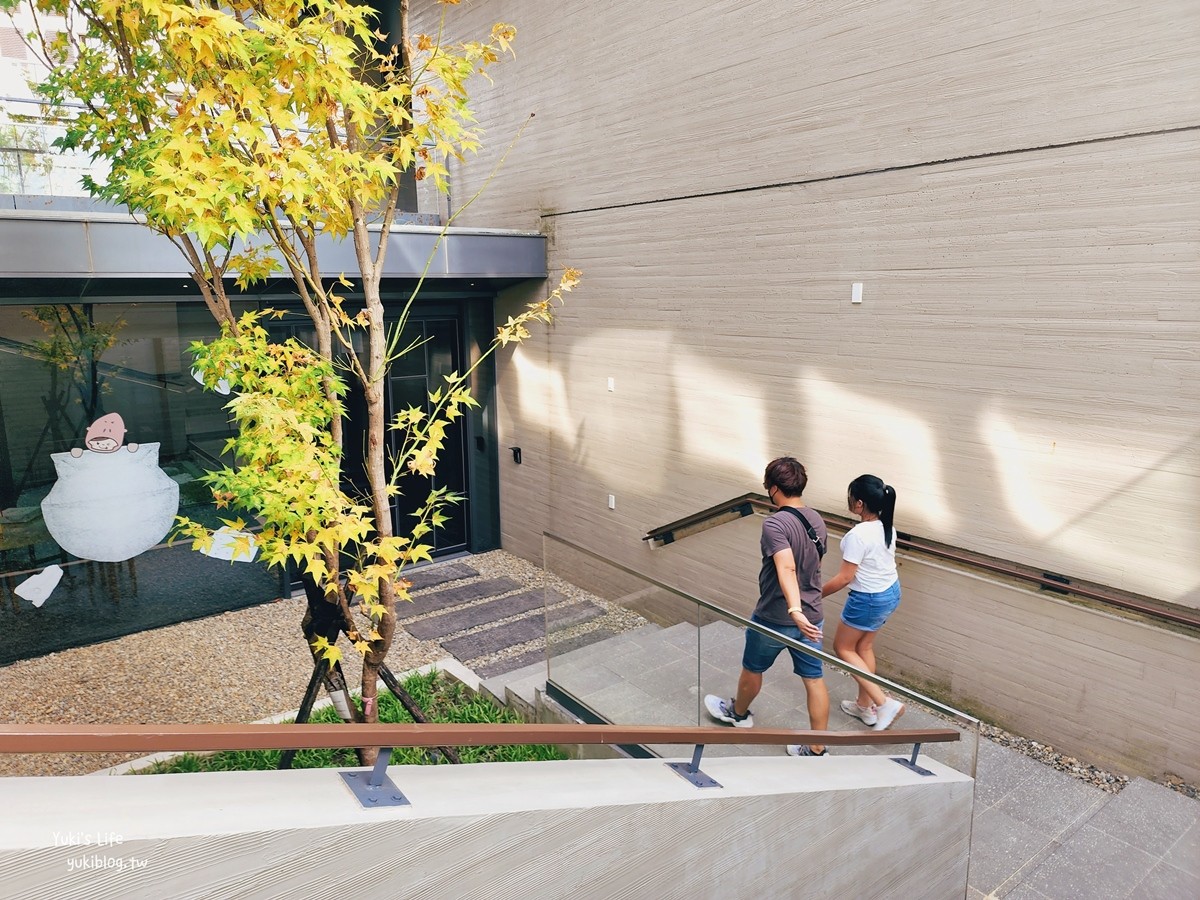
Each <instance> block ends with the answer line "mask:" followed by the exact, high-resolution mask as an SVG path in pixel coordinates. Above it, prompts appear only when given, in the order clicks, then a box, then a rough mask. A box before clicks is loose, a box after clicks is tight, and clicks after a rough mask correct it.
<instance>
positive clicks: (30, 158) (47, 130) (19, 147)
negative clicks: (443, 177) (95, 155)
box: [0, 97, 449, 226]
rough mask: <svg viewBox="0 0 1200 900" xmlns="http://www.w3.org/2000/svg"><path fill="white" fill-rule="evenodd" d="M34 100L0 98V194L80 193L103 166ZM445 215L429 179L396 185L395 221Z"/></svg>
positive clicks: (437, 220)
mask: <svg viewBox="0 0 1200 900" xmlns="http://www.w3.org/2000/svg"><path fill="white" fill-rule="evenodd" d="M40 111H41V106H40V104H39V103H38V102H37V101H34V100H27V99H23V98H15V97H0V194H27V195H32V196H40V197H86V196H88V192H87V190H86V189H85V188H84V187H83V177H84V176H85V175H90V176H91V177H92V178H93V179H95V180H96V181H103V179H104V177H105V176H106V175H107V173H108V166H107V164H106V163H104V162H103V161H102V160H93V159H92V158H91V157H90V155H89V154H87V153H82V152H67V151H63V150H60V149H58V148H57V147H55V146H54V142H55V141H56V140H57V139H59V138H60V137H62V136H63V134H64V133H65V128H64V126H63V125H62V124H61V123H56V122H53V121H49V120H45V119H43V118H42V117H41V112H40ZM448 215H449V197H448V196H447V195H445V194H443V193H442V192H441V191H439V190H438V189H437V188H436V186H435V185H434V183H433V180H432V179H422V180H421V181H415V180H411V179H410V180H408V181H407V182H406V183H405V185H404V187H403V188H402V190H401V197H400V212H399V213H398V215H397V219H396V221H397V224H405V223H407V224H414V225H428V226H438V225H441V224H443V223H444V222H445V221H446V219H447V217H448Z"/></svg>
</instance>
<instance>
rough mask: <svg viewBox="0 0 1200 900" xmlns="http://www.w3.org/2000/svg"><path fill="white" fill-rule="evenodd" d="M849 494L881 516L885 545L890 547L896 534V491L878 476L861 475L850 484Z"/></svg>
mask: <svg viewBox="0 0 1200 900" xmlns="http://www.w3.org/2000/svg"><path fill="white" fill-rule="evenodd" d="M849 493H850V496H851V497H853V498H854V499H855V500H861V501H862V502H863V505H864V506H866V508H867V509H868V510H870V511H871V512H873V513H874V514H875V515H877V516H879V521H880V522H881V523H882V524H883V543H884V545H885V546H888V547H890V546H891V545H892V538H893V535H894V533H895V530H894V528H893V520H894V518H895V515H896V489H895V488H894V487H892V486H891V485H890V484H884V483H883V479H882V478H879V477H878V476H875V475H859V476H858V477H857V478H855V479H854V480H853V481H852V482H850V488H849Z"/></svg>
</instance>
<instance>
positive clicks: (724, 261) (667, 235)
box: [416, 0, 1200, 778]
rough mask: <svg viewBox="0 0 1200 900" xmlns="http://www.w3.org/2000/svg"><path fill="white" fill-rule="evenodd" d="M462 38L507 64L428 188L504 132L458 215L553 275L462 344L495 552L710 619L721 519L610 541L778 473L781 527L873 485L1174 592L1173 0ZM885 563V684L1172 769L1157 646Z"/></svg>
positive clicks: (904, 509)
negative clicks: (890, 570) (481, 386)
mask: <svg viewBox="0 0 1200 900" xmlns="http://www.w3.org/2000/svg"><path fill="white" fill-rule="evenodd" d="M416 6H417V7H418V11H417V16H418V21H419V22H423V23H425V24H427V25H429V24H430V23H431V22H432V21H433V18H432V17H433V13H432V12H431V8H432V4H428V5H425V6H422V5H421V4H417V5H416ZM422 17H424V18H422ZM497 19H502V20H506V21H509V22H511V23H513V24H514V25H516V27H517V29H518V38H517V45H516V46H517V48H518V56H517V58H516V59H515V60H513V61H508V62H505V63H504V65H503V66H501V67H499V68H498V69H497V70H496V71H495V85H494V86H491V85H488V84H486V83H484V82H482V81H481V82H479V83H478V84H477V86H476V93H475V97H476V101H477V106H478V109H479V115H480V119H481V121H482V122H483V123H484V124H485V125H486V126H487V128H488V134H487V143H488V147H487V148H485V150H484V152H483V154H482V155H481V158H480V160H479V163H478V164H475V163H472V164H470V165H468V166H467V167H466V168H464V169H462V170H459V171H457V172H456V173H455V178H456V181H455V188H454V190H455V192H456V196H458V197H467V196H470V195H471V194H472V193H473V192H474V189H475V187H476V186H477V185H478V184H479V183H480V181H481V179H482V178H483V177H485V175H486V174H487V173H488V172H489V171H490V161H491V160H492V159H493V158H494V157H495V155H496V154H498V153H499V152H501V151H502V150H503V148H505V147H506V146H507V144H508V140H509V137H510V136H511V134H512V133H513V132H514V130H515V129H516V128H517V126H518V125H519V123H520V122H521V121H523V120H524V118H525V116H527V115H528V113H530V112H536V118H535V119H534V120H533V122H532V123H531V124H530V126H529V128H528V130H527V131H526V133H525V135H524V136H523V137H522V139H521V142H520V144H519V145H518V147H517V149H516V150H515V151H514V152H513V153H512V154H511V156H510V157H509V160H508V162H507V163H506V165H505V167H504V171H503V172H502V173H501V175H500V176H499V177H498V178H497V179H496V180H495V181H494V182H492V183H491V184H490V186H489V187H488V190H487V192H486V193H485V194H484V196H483V197H482V198H481V199H480V200H478V201H477V202H476V203H475V204H474V205H473V206H472V207H471V208H470V209H469V210H467V212H466V213H465V218H464V219H463V221H465V222H470V223H473V224H481V225H482V224H487V225H493V226H507V227H519V228H540V229H541V230H542V232H543V233H544V234H546V236H547V238H548V247H549V256H550V269H551V271H552V272H553V271H555V270H556V269H558V268H561V267H562V266H565V265H571V266H576V267H578V268H580V269H582V270H583V272H584V281H583V284H582V286H581V288H580V289H579V290H578V291H577V292H576V293H574V294H571V295H570V296H569V298H568V303H567V305H566V307H565V308H564V309H563V310H562V312H561V313H560V315H559V317H558V321H557V323H556V325H555V326H554V327H553V329H552V330H551V331H550V332H549V333H547V334H539V335H538V336H536V337H535V339H534V340H533V341H531V342H530V343H527V344H524V345H522V346H521V347H519V348H517V349H516V350H515V351H509V352H506V353H504V354H502V355H501V357H500V361H499V367H500V371H499V385H500V390H499V397H500V405H499V410H500V422H501V436H502V440H503V441H504V443H505V444H506V445H507V444H517V443H519V444H521V445H522V446H523V447H524V448H525V450H524V463H523V465H522V466H520V467H517V466H515V465H513V464H512V463H511V461H509V460H505V461H504V462H503V463H502V465H501V472H502V503H503V506H502V518H503V537H504V546H505V547H506V549H509V550H511V551H513V552H515V553H518V554H520V555H523V556H526V557H528V558H530V559H533V560H540V558H541V543H542V539H541V531H543V530H549V531H551V532H554V533H557V534H560V535H561V536H563V537H564V538H566V539H568V540H571V541H574V542H576V543H579V544H581V545H583V546H586V547H589V548H590V549H592V550H594V551H595V552H597V553H600V554H602V555H605V556H609V557H611V558H612V559H614V560H616V561H617V562H620V563H622V564H625V565H628V566H630V567H632V568H634V569H637V570H638V571H642V572H645V573H646V574H647V575H649V576H651V577H654V578H657V579H659V580H662V581H666V582H668V583H671V584H676V585H679V586H680V587H682V588H683V589H685V590H688V591H690V592H693V593H697V594H699V595H700V596H703V597H705V598H706V599H709V600H713V601H716V602H720V603H724V604H726V605H729V606H731V607H732V608H735V609H746V608H748V606H749V604H750V603H751V602H752V600H753V593H754V591H755V580H754V579H755V574H756V570H757V565H758V560H757V531H756V529H757V524H747V525H743V526H737V525H729V526H723V527H722V528H719V529H716V530H714V531H712V532H708V533H706V534H702V535H697V536H694V537H689V538H687V539H686V540H684V541H681V542H680V543H679V544H677V545H672V546H671V547H669V548H665V549H663V550H659V551H652V550H650V549H649V548H648V547H647V546H646V545H645V544H644V543H643V542H642V541H641V537H642V536H643V535H644V534H645V533H646V531H647V530H649V529H650V528H652V527H654V526H658V525H662V524H665V523H667V522H669V521H671V520H673V519H676V518H679V517H681V516H683V515H687V514H689V513H692V512H694V511H696V510H699V509H702V508H704V507H706V506H709V505H711V504H713V503H717V502H720V501H723V500H725V499H727V498H729V497H731V496H735V495H737V494H741V493H743V492H745V491H748V490H754V489H756V488H757V486H758V485H759V484H760V482H761V475H762V469H763V466H764V464H765V463H766V462H767V461H768V460H769V459H771V458H772V457H774V456H776V455H779V454H783V453H790V454H794V455H797V456H799V457H800V458H801V459H802V460H804V461H805V463H806V464H807V465H808V468H809V474H810V485H809V490H808V492H807V499H808V501H809V502H810V503H811V504H812V505H814V506H816V507H818V508H823V509H827V510H830V511H835V512H836V511H840V510H842V509H844V504H845V499H844V498H845V487H846V484H847V483H848V482H849V481H850V480H851V479H852V478H854V477H855V476H857V475H859V474H861V473H862V472H874V473H877V474H879V475H881V476H882V477H883V478H885V480H887V481H888V482H890V483H891V484H893V485H894V486H895V487H896V489H897V492H898V496H899V503H898V508H897V523H898V525H899V527H900V528H901V529H902V530H903V531H906V532H909V533H912V534H915V535H918V536H920V537H924V538H929V539H932V540H936V541H940V542H942V543H945V544H949V545H951V546H958V547H965V548H968V549H972V550H976V551H980V552H983V553H985V554H988V555H991V556H995V557H999V558H1002V559H1010V560H1014V561H1016V562H1018V563H1022V564H1025V565H1028V566H1033V567H1037V568H1038V569H1040V570H1047V571H1053V572H1059V573H1063V574H1065V575H1068V576H1070V577H1072V578H1075V579H1083V580H1089V581H1093V582H1097V583H1100V584H1105V585H1110V586H1113V587H1115V588H1120V589H1124V590H1128V591H1131V592H1135V593H1139V594H1144V595H1147V596H1150V597H1153V598H1156V599H1159V600H1163V601H1168V602H1173V603H1177V604H1180V605H1183V606H1187V607H1192V608H1200V529H1198V528H1197V527H1196V523H1197V522H1198V521H1200V450H1198V449H1197V447H1198V441H1197V438H1198V437H1200V424H1198V423H1200V415H1198V414H1200V377H1198V376H1200V355H1198V354H1197V347H1200V312H1198V310H1200V293H1198V290H1200V289H1198V285H1200V232H1197V229H1196V222H1197V221H1200V178H1198V177H1197V168H1196V159H1197V158H1198V151H1200V57H1197V56H1196V54H1195V53H1194V52H1193V49H1192V48H1193V47H1194V46H1196V44H1197V43H1198V42H1200V6H1197V5H1196V4H1195V3H1190V2H1187V0H1168V2H1164V3H1160V4H1153V5H1144V4H1143V5H1142V6H1129V5H1128V4H1123V3H1117V2H1062V3H1056V4H1052V5H1048V4H1045V3H1042V2H1037V0H1017V2H1014V3H1008V4H1004V5H1003V6H997V5H996V4H994V3H987V2H984V0H967V2H963V3H956V4H953V5H950V6H947V5H945V4H932V3H925V4H913V3H909V2H900V0H883V2H871V3H867V2H853V3H845V4H838V5H832V6H831V5H829V4H802V3H767V2H754V3H745V2H737V3H735V2H732V0H728V2H713V3H705V4H700V5H695V6H693V7H684V8H678V9H676V8H672V9H671V10H670V12H669V14H665V13H664V12H663V11H662V9H660V8H659V7H656V6H654V5H647V4H643V3H637V2H634V0H611V2H607V3H603V4H575V5H573V6H571V7H570V9H569V10H566V9H565V8H564V9H561V10H555V11H552V12H549V13H548V12H547V10H546V8H545V6H544V4H540V3H538V2H536V0H506V2H503V3H489V4H486V5H481V4H477V5H475V6H473V7H469V8H465V7H455V8H453V9H451V10H450V12H449V17H448V22H449V33H450V34H451V35H453V36H455V37H458V36H471V35H477V34H479V33H481V32H483V31H484V30H485V29H486V27H489V26H490V24H491V22H492V21H494V20H497ZM430 27H432V26H430ZM854 283H861V284H862V285H863V299H862V302H861V303H860V304H854V303H852V302H851V296H852V288H851V286H852V284H854ZM529 299H530V296H529V294H528V291H527V289H523V290H522V291H521V292H515V293H513V294H511V295H510V296H509V297H507V298H506V299H505V302H502V304H501V308H500V309H499V310H498V312H499V314H500V315H501V316H505V315H508V314H509V313H510V312H512V311H513V310H515V309H517V308H520V306H521V304H523V303H524V302H527V301H528V300H529ZM610 378H611V379H613V385H614V388H615V389H614V390H611V391H610V390H609V388H608V384H609V379H610ZM610 494H612V495H614V496H615V498H616V508H615V509H613V510H610V509H608V505H607V498H608V495H610ZM835 570H836V559H835V558H834V555H832V554H831V556H830V557H829V558H828V559H827V560H826V573H827V574H832V572H833V571H835ZM902 578H903V579H904V582H905V596H906V607H905V612H904V615H903V616H901V618H900V620H899V621H898V622H897V624H896V626H895V627H894V628H892V629H889V633H888V634H887V635H886V636H885V638H886V639H885V641H884V644H885V645H886V648H885V650H884V657H885V661H886V663H887V664H888V665H890V666H891V667H892V671H893V672H894V673H896V674H901V675H907V676H910V677H914V678H919V680H920V681H921V682H922V683H927V684H933V685H937V686H940V687H941V688H944V691H943V696H945V697H946V699H948V700H950V701H951V702H955V701H958V702H964V703H969V704H971V705H972V707H973V708H976V709H980V710H983V711H986V712H987V713H988V714H989V715H992V716H994V717H995V718H996V719H997V720H998V721H1000V722H1002V723H1003V724H1005V725H1006V726H1007V727H1010V728H1014V729H1016V730H1018V731H1020V732H1022V733H1025V734H1030V735H1035V736H1038V737H1041V738H1042V739H1044V740H1048V741H1050V742H1052V743H1054V744H1055V745H1056V746H1060V747H1061V748H1062V749H1064V750H1067V751H1068V752H1075V753H1078V754H1079V755H1081V756H1082V757H1084V758H1087V759H1090V760H1092V761H1096V762H1101V763H1107V764H1111V765H1114V766H1118V767H1119V768H1123V769H1126V770H1131V771H1135V772H1141V773H1145V774H1150V775H1154V774H1161V773H1162V772H1166V771H1176V772H1178V773H1180V774H1185V773H1190V774H1191V777H1193V778H1194V777H1195V776H1196V772H1197V770H1196V765H1197V763H1196V762H1195V761H1196V760H1197V759H1200V752H1197V747H1196V740H1197V739H1196V737H1195V735H1189V734H1186V733H1180V732H1178V730H1177V729H1176V728H1175V726H1174V725H1172V724H1164V723H1173V722H1176V721H1178V720H1180V719H1181V717H1180V716H1179V715H1178V713H1177V712H1173V710H1177V709H1179V708H1187V705H1186V704H1187V703H1188V701H1192V700H1194V699H1195V696H1194V694H1192V693H1191V690H1192V689H1191V688H1190V687H1188V685H1191V684H1196V683H1197V682H1200V677H1198V676H1200V671H1198V667H1200V662H1198V661H1197V660H1198V659H1200V656H1198V655H1197V654H1196V652H1195V648H1196V640H1195V637H1194V636H1192V637H1189V636H1186V635H1182V634H1178V633H1175V632H1170V631H1164V630H1162V629H1159V628H1158V627H1156V626H1153V625H1146V624H1144V623H1138V622H1134V621H1131V620H1127V619H1122V618H1119V617H1117V616H1114V615H1109V614H1106V613H1101V612H1096V611H1094V610H1091V609H1087V608H1085V607H1083V606H1079V605H1074V604H1071V603H1067V602H1064V601H1062V600H1061V599H1059V598H1056V597H1053V596H1052V595H1047V594H1043V593H1038V592H1031V591H1029V590H1027V589H1025V588H1022V587H1019V586H1014V585H1010V584H1007V583H1005V582H1003V581H1002V580H1000V579H996V578H977V577H973V576H970V575H967V574H965V573H964V572H962V571H959V570H955V569H954V568H953V567H947V566H936V565H931V564H927V563H925V562H921V563H919V564H918V563H917V562H916V561H912V562H911V563H910V564H906V567H905V569H904V571H903V573H902ZM1180 704H1183V705H1182V706H1181V705H1180ZM1180 727H1181V728H1182V726H1180ZM1093 748H1094V749H1093ZM1189 760H1190V762H1189Z"/></svg>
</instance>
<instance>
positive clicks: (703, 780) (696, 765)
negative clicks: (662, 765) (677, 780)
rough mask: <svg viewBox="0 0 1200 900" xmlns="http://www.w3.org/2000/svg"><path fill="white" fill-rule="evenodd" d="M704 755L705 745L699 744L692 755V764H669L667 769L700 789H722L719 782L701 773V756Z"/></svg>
mask: <svg viewBox="0 0 1200 900" xmlns="http://www.w3.org/2000/svg"><path fill="white" fill-rule="evenodd" d="M703 753H704V745H703V744H697V745H696V749H695V750H694V751H693V753H692V761H691V762H690V763H683V762H673V763H667V768H668V769H672V770H673V771H674V772H676V773H677V774H678V775H679V776H680V777H682V778H686V779H687V780H688V781H690V782H691V783H692V784H693V785H695V786H696V787H698V788H711V787H720V786H721V785H720V783H719V782H717V781H716V780H715V779H712V778H710V777H709V776H707V775H705V774H704V773H703V772H701V771H700V756H701V754H703Z"/></svg>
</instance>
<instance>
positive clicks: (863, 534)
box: [842, 519, 897, 594]
mask: <svg viewBox="0 0 1200 900" xmlns="http://www.w3.org/2000/svg"><path fill="white" fill-rule="evenodd" d="M842 559H843V560H845V561H846V562H849V563H855V564H857V565H858V571H857V572H855V573H854V580H853V581H851V582H850V584H849V585H848V587H849V589H850V590H852V591H862V592H863V593H866V594H876V593H878V592H879V591H885V590H887V589H888V588H890V587H891V586H892V585H893V584H895V583H896V578H897V574H896V529H895V528H893V529H892V545H891V546H890V547H889V546H887V545H885V544H884V543H883V523H882V522H880V521H879V520H878V519H872V520H871V521H869V522H859V523H858V524H857V525H855V526H854V527H853V528H851V529H850V530H849V531H848V532H846V536H845V537H844V538H842Z"/></svg>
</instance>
